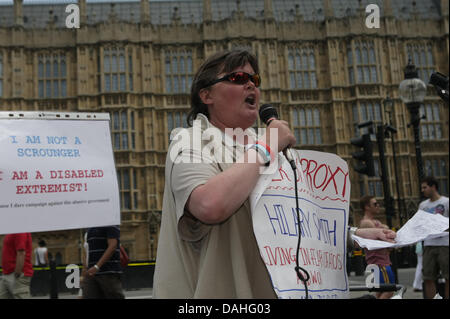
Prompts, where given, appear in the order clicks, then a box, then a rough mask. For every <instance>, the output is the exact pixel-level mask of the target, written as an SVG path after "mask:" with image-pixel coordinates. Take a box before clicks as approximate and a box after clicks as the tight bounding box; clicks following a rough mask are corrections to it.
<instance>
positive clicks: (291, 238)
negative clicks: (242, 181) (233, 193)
mask: <svg viewBox="0 0 450 319" xmlns="http://www.w3.org/2000/svg"><path fill="white" fill-rule="evenodd" d="M292 151H293V152H292V153H293V154H294V157H295V158H296V165H297V176H298V178H297V179H298V195H299V214H300V219H299V220H300V227H301V245H300V251H299V266H300V267H302V268H304V269H306V270H307V271H308V273H309V275H310V280H309V282H308V294H309V297H310V298H314V299H322V298H323V299H325V298H347V297H348V280H347V273H346V243H347V223H348V212H349V199H350V180H349V176H348V166H347V163H346V162H345V161H344V160H342V159H341V158H339V157H338V156H336V155H334V154H329V153H322V152H315V151H297V150H292ZM293 183H294V174H293V172H292V169H291V167H290V165H289V164H288V163H287V161H283V160H281V161H280V167H279V169H278V170H277V171H276V173H274V174H272V175H266V176H265V175H264V174H263V175H262V177H261V178H260V180H259V181H258V184H257V186H256V187H255V190H254V191H253V193H252V194H251V196H250V202H251V207H252V218H253V228H254V232H255V236H256V240H257V242H258V247H259V250H260V254H261V257H262V259H263V261H264V262H265V264H266V267H267V269H268V271H269V274H270V277H271V280H272V284H273V287H274V290H275V292H276V293H277V295H278V297H279V298H304V297H305V288H304V285H303V283H302V282H301V281H300V280H298V279H297V274H296V272H295V269H294V268H295V265H296V264H295V260H296V248H297V240H298V223H297V215H296V200H295V193H294V184H293Z"/></svg>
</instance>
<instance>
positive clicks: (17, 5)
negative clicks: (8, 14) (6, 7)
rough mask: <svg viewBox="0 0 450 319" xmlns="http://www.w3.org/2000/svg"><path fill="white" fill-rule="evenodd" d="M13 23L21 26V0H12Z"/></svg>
mask: <svg viewBox="0 0 450 319" xmlns="http://www.w3.org/2000/svg"><path fill="white" fill-rule="evenodd" d="M14 25H16V26H23V0H14Z"/></svg>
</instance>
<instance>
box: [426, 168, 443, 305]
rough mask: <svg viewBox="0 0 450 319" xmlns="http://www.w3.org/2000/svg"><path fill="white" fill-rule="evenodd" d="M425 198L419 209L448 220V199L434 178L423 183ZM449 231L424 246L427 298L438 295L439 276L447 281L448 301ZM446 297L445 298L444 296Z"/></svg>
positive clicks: (429, 178) (428, 178)
mask: <svg viewBox="0 0 450 319" xmlns="http://www.w3.org/2000/svg"><path fill="white" fill-rule="evenodd" d="M421 190H422V193H423V196H425V198H427V199H426V200H424V201H423V202H421V203H420V204H419V209H420V210H423V211H426V212H427V213H430V214H441V215H443V216H445V217H447V218H448V203H449V200H448V197H446V196H442V195H440V194H439V184H438V182H437V181H436V179H435V178H434V177H425V178H424V179H423V180H422V181H421ZM448 242H449V240H448V231H447V233H446V235H444V236H441V237H437V238H432V239H425V241H424V245H423V257H422V258H423V259H422V262H423V265H422V274H423V281H424V286H425V298H426V299H431V298H434V297H435V295H436V291H437V289H436V281H437V280H438V277H439V275H442V277H443V278H444V279H445V298H446V299H448V267H449V265H448V258H449V255H448V249H449V248H448ZM442 297H444V296H442Z"/></svg>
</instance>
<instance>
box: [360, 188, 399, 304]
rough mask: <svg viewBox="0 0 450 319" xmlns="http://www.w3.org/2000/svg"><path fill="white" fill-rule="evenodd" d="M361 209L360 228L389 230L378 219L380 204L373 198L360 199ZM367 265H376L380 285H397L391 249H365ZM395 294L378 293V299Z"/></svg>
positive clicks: (364, 197) (389, 292)
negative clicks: (392, 265)
mask: <svg viewBox="0 0 450 319" xmlns="http://www.w3.org/2000/svg"><path fill="white" fill-rule="evenodd" d="M360 205H361V209H362V210H363V213H364V216H363V218H362V219H361V222H360V228H381V229H389V228H388V226H386V225H384V224H382V223H381V222H380V221H379V220H378V219H377V217H378V215H379V214H380V204H379V203H378V201H377V199H376V198H375V197H373V196H369V195H368V196H363V197H362V198H361V199H360ZM364 251H365V255H366V263H367V265H376V266H377V267H378V270H379V278H380V284H395V275H394V272H393V271H392V268H391V259H390V249H388V248H383V249H375V250H368V249H366V248H364ZM393 295H394V292H391V291H386V292H377V293H376V297H377V299H389V298H391V297H392V296H393Z"/></svg>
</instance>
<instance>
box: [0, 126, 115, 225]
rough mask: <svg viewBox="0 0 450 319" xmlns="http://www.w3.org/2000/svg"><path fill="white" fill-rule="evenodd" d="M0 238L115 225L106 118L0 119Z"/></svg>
mask: <svg viewBox="0 0 450 319" xmlns="http://www.w3.org/2000/svg"><path fill="white" fill-rule="evenodd" d="M0 150H1V156H0V194H1V195H0V234H8V233H21V232H41V231H54V230H64V229H77V228H87V227H94V226H107V225H119V224H120V206H119V191H118V183H117V177H116V169H115V165H114V157H113V151H112V145H111V136H110V132H109V121H108V120H65V119H64V120H63V119H61V120H56V119H52V120H42V119H31V118H30V119H5V118H0Z"/></svg>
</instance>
